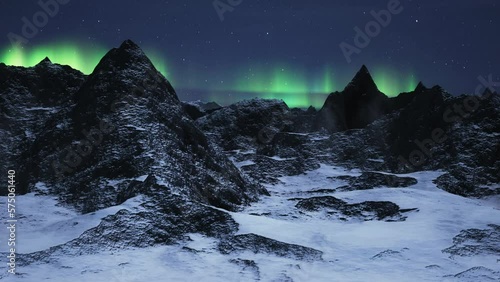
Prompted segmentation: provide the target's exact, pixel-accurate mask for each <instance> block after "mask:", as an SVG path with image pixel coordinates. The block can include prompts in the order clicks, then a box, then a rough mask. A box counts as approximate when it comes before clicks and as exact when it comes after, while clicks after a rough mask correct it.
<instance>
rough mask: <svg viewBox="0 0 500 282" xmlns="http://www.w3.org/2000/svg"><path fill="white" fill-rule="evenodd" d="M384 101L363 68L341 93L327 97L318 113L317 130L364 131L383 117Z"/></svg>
mask: <svg viewBox="0 0 500 282" xmlns="http://www.w3.org/2000/svg"><path fill="white" fill-rule="evenodd" d="M387 101H388V98H387V96H385V95H384V93H382V92H380V91H379V90H378V88H377V85H376V84H375V82H374V81H373V79H372V77H371V75H370V73H369V71H368V68H366V66H364V65H363V66H362V67H361V69H360V70H359V71H358V73H357V74H356V75H355V76H354V78H353V79H352V81H351V82H350V83H349V84H348V85H347V86H346V87H345V88H344V90H343V91H342V92H335V93H332V94H330V96H328V98H327V99H326V101H325V104H324V105H323V108H322V109H321V110H320V112H319V115H318V121H317V123H318V124H317V126H318V127H324V128H326V129H327V130H329V131H331V132H334V131H344V130H347V129H355V128H363V127H366V126H367V125H368V124H370V123H372V122H373V121H374V120H376V119H377V118H379V117H381V116H382V115H384V114H386V113H387V111H388V106H387V104H388V103H387Z"/></svg>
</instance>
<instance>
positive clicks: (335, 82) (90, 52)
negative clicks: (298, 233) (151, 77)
mask: <svg viewBox="0 0 500 282" xmlns="http://www.w3.org/2000/svg"><path fill="white" fill-rule="evenodd" d="M106 52H107V48H104V47H102V46H88V45H84V44H83V45H82V44H75V43H72V42H71V41H67V42H58V43H52V44H45V45H39V46H36V47H34V48H6V49H3V50H0V62H3V63H5V64H6V65H14V66H24V67H30V66H34V65H36V64H37V63H39V62H40V61H41V60H43V59H44V58H45V57H49V58H50V60H51V61H52V62H54V63H58V64H62V65H69V66H71V67H73V68H75V69H78V70H80V71H82V72H83V73H85V74H90V73H92V71H93V70H94V68H95V66H96V65H97V64H98V63H99V61H100V60H101V58H102V57H103V56H104V55H105V54H106ZM144 52H145V53H146V55H147V56H148V57H149V58H150V60H151V61H152V62H153V64H154V65H155V67H156V68H157V69H158V71H160V72H161V73H162V74H163V75H164V76H166V77H167V78H168V79H169V80H170V81H171V82H172V73H174V72H173V71H172V69H171V66H169V67H168V68H167V65H168V64H167V60H166V59H165V57H164V56H163V55H162V54H161V53H160V52H157V51H155V50H154V49H145V51H144ZM167 70H168V71H167ZM372 75H373V79H374V80H375V83H376V84H377V86H378V88H379V90H380V91H382V92H383V93H385V94H386V95H388V96H390V97H392V96H396V95H398V94H399V93H401V92H409V91H412V90H414V89H415V87H416V85H417V80H416V79H415V76H414V75H413V74H410V75H407V79H406V80H405V81H397V80H396V79H394V78H395V77H401V72H396V71H394V70H392V69H390V68H384V67H375V68H373V70H372ZM227 77H229V78H231V77H236V79H234V81H229V82H225V83H224V84H217V85H208V87H206V88H208V89H204V90H208V91H209V92H212V93H213V94H212V95H211V96H210V97H209V99H211V100H213V101H216V102H219V103H222V104H227V103H224V102H228V100H231V99H227V95H225V94H224V92H226V93H231V92H232V93H234V94H235V95H234V96H233V99H234V101H231V102H235V101H237V100H238V98H240V99H241V98H243V97H245V98H249V97H260V98H267V99H282V100H284V101H285V102H286V103H287V104H288V106H290V107H308V106H310V105H313V106H315V107H321V106H322V105H323V103H324V101H325V99H326V96H327V94H329V93H331V92H334V91H336V90H339V91H340V90H342V89H343V88H340V87H339V86H341V87H343V85H345V84H347V82H348V81H349V80H350V77H343V78H342V79H341V78H339V77H337V76H336V74H335V73H334V72H333V71H332V68H331V67H330V66H325V67H324V68H323V69H322V70H319V71H317V72H313V73H306V72H304V71H303V68H300V67H296V66H291V65H288V64H285V63H277V64H274V65H273V66H272V67H270V66H269V65H254V66H252V67H251V68H248V67H246V68H242V69H239V70H238V69H237V70H235V71H232V72H231V73H230V75H228V76H227ZM311 77H312V78H313V79H311ZM344 80H345V82H344V83H342V82H343V81H344ZM339 81H340V82H339ZM173 84H174V86H175V88H176V89H183V88H186V89H189V88H192V87H186V86H187V85H183V83H182V81H178V84H176V83H173ZM186 84H189V85H193V86H195V87H196V81H192V82H190V83H186ZM200 85H202V83H201V81H200Z"/></svg>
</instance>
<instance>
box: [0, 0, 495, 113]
mask: <svg viewBox="0 0 500 282" xmlns="http://www.w3.org/2000/svg"><path fill="white" fill-rule="evenodd" d="M54 1H56V0H41V2H44V3H45V2H47V3H49V2H53V3H57V2H54ZM58 1H59V2H60V4H59V3H58V4H57V5H58V9H55V8H54V6H53V5H52V6H50V7H49V8H51V9H52V10H50V9H49V12H51V13H52V15H49V14H48V12H44V10H43V8H42V7H41V6H40V5H39V4H38V1H18V0H0V19H1V25H0V35H1V39H0V61H1V62H4V63H6V64H8V65H24V66H31V65H34V64H36V63H37V62H38V61H40V60H41V59H43V58H44V57H45V56H48V57H49V58H51V59H52V61H53V62H57V63H62V64H69V65H71V66H72V67H74V68H77V69H80V70H81V71H83V72H84V73H87V74H88V73H90V72H92V70H93V68H94V67H95V65H96V64H97V62H98V60H99V59H100V58H101V57H102V56H103V55H104V54H105V53H106V51H108V50H109V49H111V48H113V47H117V46H119V45H120V44H121V42H122V41H123V40H125V39H132V40H133V41H135V42H136V43H137V44H139V45H140V46H141V47H142V48H143V49H144V50H145V52H146V53H147V54H148V56H149V57H150V58H151V60H152V61H153V63H154V64H155V65H156V67H157V68H158V69H159V70H160V71H161V72H162V73H164V74H165V75H166V76H167V78H168V79H169V80H170V81H171V82H172V84H173V86H174V88H175V89H176V91H177V94H178V95H179V98H180V99H181V100H197V99H202V100H205V101H211V100H215V101H216V102H218V103H220V104H228V103H230V102H235V101H238V100H242V99H246V98H251V97H263V98H280V99H283V100H285V102H287V103H288V104H289V106H301V107H305V106H308V105H310V104H313V105H315V106H321V105H322V103H323V102H324V100H325V98H326V95H327V94H328V93H330V92H333V91H336V90H339V91H340V90H342V89H343V88H344V87H345V85H346V84H347V83H348V82H349V81H350V79H351V78H352V77H353V76H354V74H355V73H356V71H357V70H358V69H359V68H360V67H361V65H363V64H365V65H366V66H367V67H368V68H369V69H370V71H371V73H372V75H373V76H374V79H375V81H376V83H377V85H378V86H379V89H380V90H381V91H383V92H384V93H386V94H387V95H388V96H394V95H397V94H398V93H400V92H404V91H410V90H413V88H414V87H415V86H416V84H417V83H418V81H423V82H424V84H425V85H427V86H432V85H434V84H440V85H441V86H443V87H444V88H445V89H446V90H447V91H449V92H450V93H452V94H462V93H473V92H474V89H475V88H476V86H477V85H478V84H479V81H478V79H477V77H478V76H479V75H482V76H484V77H487V76H488V75H489V74H492V75H493V79H494V80H495V81H500V68H499V66H500V55H499V50H500V37H499V27H500V3H498V4H497V2H498V1H495V0H474V1H471V0H467V1H466V0H455V1H452V0H449V1H444V0H423V1H416V0H413V1H411V0H400V5H399V6H398V7H397V9H395V8H394V7H395V6H392V7H393V10H394V11H395V10H397V11H398V13H393V14H392V15H391V19H390V21H387V22H386V23H384V25H385V26H381V25H380V24H377V25H375V26H374V25H371V28H372V30H371V33H372V35H373V37H371V36H369V40H370V42H369V43H368V44H365V45H366V46H362V47H363V48H358V47H359V46H358V47H357V46H356V45H355V42H354V37H355V35H356V31H355V27H359V28H360V29H361V30H365V27H366V26H367V24H369V23H370V22H371V21H374V16H373V15H372V14H371V11H375V12H379V11H380V10H387V9H388V5H389V6H390V5H396V4H397V3H396V2H397V1H396V0H391V1H389V0H380V1H379V0H345V1H333V0H315V1H304V0H275V1H272V0H262V1H259V0H218V1H216V4H217V5H216V6H217V7H218V9H220V10H219V13H218V12H217V9H216V8H215V7H214V1H213V0H184V1H182V0H177V1H176V0H171V1H156V0H150V1H139V0H135V1H132V0H120V1H118V0H113V1H97V0H85V1H78V0H58ZM65 2H68V3H66V4H63V3H65ZM224 9H226V10H224ZM388 13H389V12H388ZM44 15H45V18H44ZM23 17H25V20H28V21H29V22H30V24H33V25H35V24H36V23H38V25H39V26H41V27H40V28H37V30H36V31H35V32H33V31H31V30H29V28H28V31H31V34H30V33H25V34H24V35H26V34H27V35H29V36H24V35H23V26H25V25H26V24H25V22H24V21H23V19H22V18H23ZM382 18H383V17H382ZM383 19H384V18H383ZM376 26H378V27H380V30H376V29H374V28H376ZM365 33H366V31H365ZM20 37H23V38H24V41H23V40H20V39H19V38H20ZM28 37H31V38H28ZM13 38H16V40H13ZM21 41H22V43H20V44H14V45H13V44H11V43H12V42H16V43H19V42H21ZM342 42H345V43H346V44H349V45H350V46H352V47H353V48H357V51H358V52H357V53H353V54H351V56H350V62H348V60H347V59H346V56H345V55H344V52H343V51H342V49H341V48H340V44H341V43H342ZM364 43H366V42H364ZM344 46H346V45H344ZM358 53H359V54H358Z"/></svg>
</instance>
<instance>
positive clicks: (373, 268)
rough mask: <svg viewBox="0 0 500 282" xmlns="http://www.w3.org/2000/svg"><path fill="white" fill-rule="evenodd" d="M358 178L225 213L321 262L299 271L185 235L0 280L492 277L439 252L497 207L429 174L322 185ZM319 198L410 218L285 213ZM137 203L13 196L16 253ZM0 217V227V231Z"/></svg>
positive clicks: (288, 184) (274, 194) (325, 174)
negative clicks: (97, 206)
mask: <svg viewBox="0 0 500 282" xmlns="http://www.w3.org/2000/svg"><path fill="white" fill-rule="evenodd" d="M241 165H244V164H240V166H241ZM360 173H361V171H357V170H347V169H345V168H341V167H334V166H329V165H321V167H320V168H319V169H317V170H314V171H310V172H308V173H306V174H303V175H298V176H287V177H282V178H280V180H281V182H282V183H280V184H277V185H267V186H266V188H267V189H268V190H269V192H270V193H271V195H270V196H263V197H262V198H261V200H260V201H259V202H257V203H254V204H253V205H251V206H249V207H247V208H246V209H244V210H243V211H242V212H237V213H230V214H231V215H232V217H233V218H234V219H235V220H236V222H238V223H239V225H240V228H239V231H238V233H239V234H247V233H254V234H257V235H261V236H264V237H269V238H272V239H275V240H278V241H282V242H285V243H290V244H297V245H301V246H305V247H309V248H313V249H316V250H320V251H322V252H323V256H322V258H323V259H322V260H318V261H300V260H295V259H291V258H284V257H277V256H275V255H272V254H262V253H260V254H254V253H253V252H250V251H245V252H243V253H232V254H229V255H222V254H221V253H220V252H219V251H218V249H217V243H218V242H217V240H216V239H213V238H208V237H205V236H202V235H199V234H189V238H190V239H189V240H186V241H183V242H179V243H178V244H176V245H171V246H160V247H150V248H145V249H124V250H120V251H113V252H111V251H103V252H101V253H99V254H98V255H82V256H77V257H58V258H57V259H58V263H56V264H43V263H40V264H38V263H35V264H31V265H29V266H27V267H22V268H19V269H17V272H19V273H24V275H23V276H22V277H18V279H12V280H9V279H11V278H12V277H11V276H4V277H3V278H4V279H6V278H7V280H6V281H14V280H15V281H73V282H76V281H93V282H98V281H106V282H115V281H116V282H118V281H481V274H483V272H486V273H485V274H486V275H490V276H491V273H490V272H489V270H486V269H490V270H498V269H500V261H499V260H498V259H499V258H498V257H495V256H492V255H477V256H470V257H460V256H454V257H450V254H449V253H443V252H442V250H443V249H445V248H448V247H450V246H452V245H453V242H452V239H453V237H455V236H456V235H458V234H459V233H460V231H462V230H464V229H469V228H478V229H487V228H488V224H497V225H500V210H499V208H498V203H496V202H495V201H491V200H490V201H486V200H477V199H468V198H463V197H460V196H456V195H453V194H449V193H447V192H445V191H442V190H440V189H438V188H436V186H435V185H434V184H433V183H432V180H434V179H436V178H437V177H438V176H440V175H441V174H442V172H439V171H424V172H417V173H412V174H406V175H398V176H408V177H413V178H415V179H417V180H418V184H416V185H413V186H411V187H407V188H397V189H394V188H383V187H382V188H376V189H372V190H363V191H349V192H340V191H339V192H336V191H335V189H336V188H338V187H340V186H343V185H346V183H345V182H344V181H342V180H336V179H334V178H331V177H335V176H342V175H351V176H358V175H360ZM329 177H330V178H329ZM311 191H319V192H314V193H311ZM325 195H329V196H335V197H337V198H339V199H342V200H344V201H346V202H348V203H358V202H363V201H391V202H394V203H396V204H397V205H399V206H400V207H401V208H402V209H410V208H417V209H418V210H415V211H412V212H409V213H406V214H405V216H407V218H406V220H405V221H397V222H387V221H361V220H358V221H347V222H344V221H339V220H336V219H332V218H326V217H321V216H315V214H314V213H301V212H299V210H298V209H297V208H296V207H295V204H296V203H297V200H296V198H308V197H312V196H325ZM0 202H1V205H2V206H1V207H0V208H1V209H2V210H5V203H6V197H1V198H0ZM140 202H141V196H138V197H135V198H133V199H130V200H128V201H127V202H125V203H124V204H122V205H120V206H116V207H112V208H108V209H105V210H101V211H99V212H96V213H92V214H86V215H80V214H78V213H76V212H75V211H73V210H70V209H68V208H65V207H61V206H58V204H57V200H56V199H55V198H54V197H52V196H45V195H36V194H35V193H30V194H27V195H23V196H18V197H17V204H18V212H17V214H18V220H19V221H18V230H17V236H18V251H19V253H28V252H34V251H37V250H42V249H47V248H49V247H51V246H55V245H58V244H62V243H65V242H67V241H70V240H72V239H74V238H77V237H78V236H79V235H80V234H81V233H83V232H84V231H85V230H87V229H89V228H92V227H94V226H96V225H97V224H98V223H99V221H100V219H101V218H103V217H105V216H107V215H110V214H113V213H116V212H117V211H118V210H120V209H129V210H133V209H140V206H139V204H140ZM4 214H5V213H2V216H3V217H2V218H1V220H2V223H5V221H6V218H5V216H4ZM0 236H1V237H0V238H1V240H0V242H1V244H2V245H1V246H0V251H2V252H6V250H7V245H6V243H5V238H7V236H8V234H7V230H6V228H2V229H1V232H0ZM3 261H5V259H3ZM250 261H253V262H255V264H253V263H249V262H250ZM2 264H3V265H5V264H4V263H2ZM474 267H478V268H474ZM471 268H474V269H472V270H470V269H471ZM466 270H469V271H468V272H466V273H465V274H461V275H458V276H455V275H457V274H459V273H461V272H463V271H466ZM0 277H2V276H0ZM478 277H479V278H478ZM485 277H486V276H483V278H485ZM494 278H497V277H494ZM477 279H479V280H477ZM485 279H486V278H485ZM486 281H488V280H486ZM497 281H498V280H497Z"/></svg>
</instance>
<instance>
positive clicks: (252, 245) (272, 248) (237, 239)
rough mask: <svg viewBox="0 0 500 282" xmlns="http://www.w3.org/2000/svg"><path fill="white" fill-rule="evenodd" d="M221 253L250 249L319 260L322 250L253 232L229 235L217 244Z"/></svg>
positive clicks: (294, 257) (282, 255)
mask: <svg viewBox="0 0 500 282" xmlns="http://www.w3.org/2000/svg"><path fill="white" fill-rule="evenodd" d="M219 250H220V252H221V253H223V254H231V253H239V252H244V251H251V252H253V253H255V254H257V253H263V254H273V255H276V256H280V257H287V258H292V259H296V260H307V261H313V260H321V255H322V254H323V252H321V251H318V250H315V249H312V248H308V247H304V246H299V245H294V244H288V243H283V242H280V241H276V240H273V239H269V238H266V237H262V236H259V235H255V234H243V235H236V236H233V237H229V238H227V239H225V240H223V241H222V242H220V244H219Z"/></svg>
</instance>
